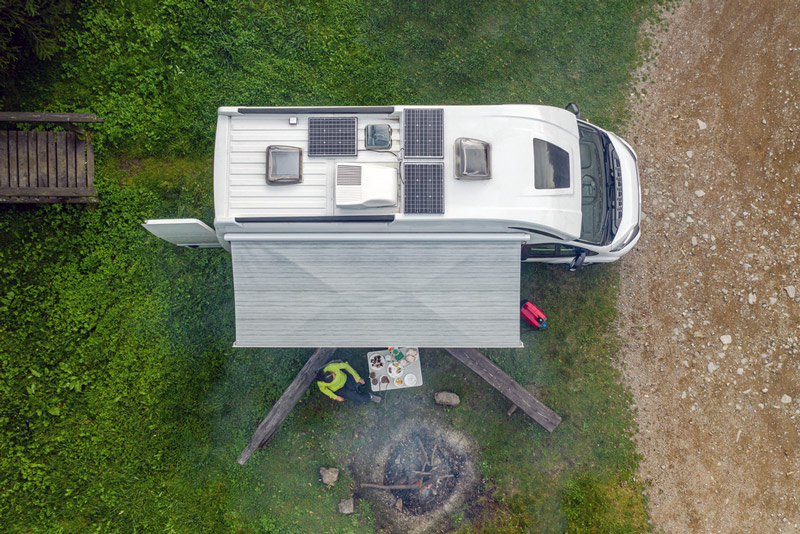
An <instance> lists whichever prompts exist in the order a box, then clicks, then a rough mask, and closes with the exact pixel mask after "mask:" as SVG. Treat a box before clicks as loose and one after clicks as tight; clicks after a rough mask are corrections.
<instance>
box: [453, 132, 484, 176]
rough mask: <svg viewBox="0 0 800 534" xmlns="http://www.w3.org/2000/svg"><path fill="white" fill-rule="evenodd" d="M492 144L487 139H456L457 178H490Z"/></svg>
mask: <svg viewBox="0 0 800 534" xmlns="http://www.w3.org/2000/svg"><path fill="white" fill-rule="evenodd" d="M490 148H491V145H489V143H487V142H485V141H479V140H477V139H468V138H466V137H459V138H458V139H456V178H458V179H461V180H488V179H489V178H491V177H492V175H491V167H490V159H489V153H490Z"/></svg>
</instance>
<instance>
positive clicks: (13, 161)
mask: <svg viewBox="0 0 800 534" xmlns="http://www.w3.org/2000/svg"><path fill="white" fill-rule="evenodd" d="M17 185H19V164H18V163H17V132H8V186H9V187H17Z"/></svg>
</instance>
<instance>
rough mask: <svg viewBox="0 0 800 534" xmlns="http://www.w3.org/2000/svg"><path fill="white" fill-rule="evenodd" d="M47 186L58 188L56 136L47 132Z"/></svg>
mask: <svg viewBox="0 0 800 534" xmlns="http://www.w3.org/2000/svg"><path fill="white" fill-rule="evenodd" d="M47 186H48V187H57V186H58V181H57V180H56V134H55V132H47Z"/></svg>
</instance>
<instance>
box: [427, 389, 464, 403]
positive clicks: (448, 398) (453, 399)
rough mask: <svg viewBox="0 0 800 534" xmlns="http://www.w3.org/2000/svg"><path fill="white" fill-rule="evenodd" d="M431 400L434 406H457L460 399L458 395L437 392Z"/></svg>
mask: <svg viewBox="0 0 800 534" xmlns="http://www.w3.org/2000/svg"><path fill="white" fill-rule="evenodd" d="M433 398H434V400H435V401H436V404H441V405H442V406H458V405H459V404H461V399H460V398H459V397H458V395H456V394H455V393H451V392H450V391H437V392H436V393H435V394H434V396H433Z"/></svg>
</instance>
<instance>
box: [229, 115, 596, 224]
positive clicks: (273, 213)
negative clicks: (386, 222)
mask: <svg viewBox="0 0 800 534" xmlns="http://www.w3.org/2000/svg"><path fill="white" fill-rule="evenodd" d="M417 117H422V118H424V120H420V121H419V122H415V120H416V119H415V118H417ZM429 117H433V118H434V119H435V120H439V121H440V122H439V123H438V126H437V123H435V120H433V121H430V122H429V121H428V118H429ZM335 118H344V119H347V120H345V121H330V120H328V119H335ZM412 118H414V120H411V119H412ZM320 119H322V120H320ZM320 123H321V124H323V127H324V125H326V124H327V125H331V124H336V125H340V124H346V125H347V127H346V128H345V134H343V137H342V138H341V139H340V138H338V137H337V136H336V135H334V138H335V139H334V140H333V141H332V142H328V141H325V140H324V139H323V141H321V142H320V141H319V140H318V139H319V136H318V135H317V134H319V133H320V132H325V134H326V135H327V134H328V131H329V130H327V129H320V128H321V127H320V126H319V124H320ZM351 124H355V131H354V132H352V131H351V128H352V127H351V126H350V125H351ZM368 125H388V126H389V127H390V128H391V147H390V148H389V149H388V150H368V149H367V148H366V147H365V127H366V126H368ZM459 138H469V139H477V140H480V141H484V142H487V143H489V144H490V146H491V149H490V166H491V169H490V170H491V178H490V179H486V180H465V179H457V178H456V169H455V165H456V162H455V159H456V158H455V144H456V141H457V139H459ZM534 139H541V140H544V141H546V142H547V143H550V144H552V145H555V146H556V147H558V148H560V149H562V150H563V151H565V152H566V153H567V154H568V156H569V169H570V172H569V174H570V177H571V178H570V180H569V184H568V187H563V188H559V189H537V188H536V187H535V186H534V142H533V140H534ZM320 143H321V144H320ZM335 143H343V145H342V146H345V148H344V149H339V148H333V149H331V147H332V146H334V144H335ZM437 143H438V146H439V148H436V146H435V145H436V144H437ZM275 145H279V146H289V147H297V148H299V149H300V150H301V154H302V157H301V160H302V162H301V163H302V183H295V184H286V185H271V184H267V181H266V173H267V161H266V150H267V147H268V146H275ZM428 147H434V148H433V149H431V150H429V149H428ZM578 147H579V143H578V127H577V121H576V119H575V116H574V115H573V114H572V113H570V112H568V111H566V110H562V109H559V108H553V107H548V106H532V105H499V106H384V107H299V108H246V107H223V108H220V109H219V113H218V122H217V136H216V146H215V153H214V190H215V209H216V217H217V219H220V220H231V219H234V218H236V217H240V218H241V217H248V218H254V217H267V218H271V217H284V218H292V217H331V216H346V215H392V216H394V220H395V221H398V222H399V221H406V222H408V223H409V224H412V223H422V224H424V223H426V222H431V221H462V220H472V221H480V220H491V221H503V222H506V223H508V225H509V226H514V225H516V226H520V227H525V228H531V229H539V230H541V231H545V232H548V231H550V232H553V233H556V234H558V235H560V236H563V237H565V238H568V239H571V238H577V237H578V236H579V235H580V229H581V190H580V180H579V179H578V178H576V177H579V176H580V155H579V148H578ZM353 149H354V150H353ZM331 152H333V153H334V154H335V153H339V154H341V155H330V153H331ZM317 154H321V155H317ZM343 164H357V165H366V166H373V167H383V168H386V167H388V168H394V169H397V172H398V174H399V177H400V180H401V181H400V182H399V184H400V187H399V188H398V195H399V197H398V202H397V205H396V206H393V207H358V208H352V207H342V206H337V199H336V194H335V189H336V173H337V166H338V165H343ZM437 168H438V170H437ZM426 169H433V170H434V171H436V172H435V173H434V174H436V173H441V178H440V179H441V191H438V186H437V191H434V192H432V193H431V191H429V190H427V189H426V190H425V191H424V192H423V193H424V194H423V195H422V196H421V197H420V200H421V201H422V202H423V206H422V209H421V210H419V209H409V206H410V204H409V203H408V202H407V201H406V202H404V199H405V198H410V197H411V195H412V194H415V193H411V192H409V187H410V186H409V185H408V184H410V183H412V182H411V180H415V179H416V178H415V176H414V173H412V172H411V171H417V170H423V171H425V170H426ZM426 172H427V171H426ZM423 174H425V172H423ZM426 179H427V178H426ZM437 195H439V196H438V197H437ZM433 197H436V198H433ZM429 208H430V209H429ZM419 211H422V212H421V213H420V212H419Z"/></svg>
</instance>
